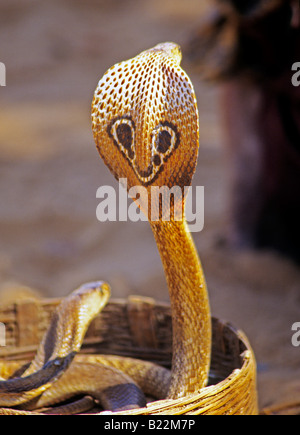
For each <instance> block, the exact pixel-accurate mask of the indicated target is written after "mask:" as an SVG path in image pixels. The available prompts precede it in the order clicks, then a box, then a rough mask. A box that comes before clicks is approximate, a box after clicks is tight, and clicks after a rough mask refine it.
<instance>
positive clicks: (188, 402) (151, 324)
mask: <svg viewBox="0 0 300 435" xmlns="http://www.w3.org/2000/svg"><path fill="white" fill-rule="evenodd" d="M59 302H60V300H59V299H41V300H28V301H21V302H19V303H14V304H11V305H7V306H5V307H2V308H0V322H2V323H4V324H5V332H6V337H5V338H6V346H4V347H0V358H1V359H9V360H17V359H22V360H24V359H31V358H32V357H33V356H34V353H35V351H36V349H37V346H38V344H39V342H40V341H41V339H42V336H43V334H44V332H45V330H46V329H47V327H48V325H49V323H50V319H51V315H52V313H53V311H54V309H55V308H56V306H57V305H58V304H59ZM171 324H172V319H171V310H170V307H169V306H168V305H166V304H158V303H156V302H155V301H154V300H153V299H151V298H142V297H140V296H130V297H129V298H128V299H127V300H111V301H110V302H109V303H108V305H107V306H106V307H105V308H104V310H103V311H102V312H101V314H100V315H99V316H98V317H96V319H95V320H94V321H93V322H92V323H91V325H90V327H89V329H88V331H87V334H86V337H85V340H84V343H83V346H82V350H81V352H83V353H101V354H117V355H122V356H130V357H133V358H140V359H145V360H149V361H153V362H155V363H158V364H161V365H164V366H166V367H170V365H171V357H172V327H171ZM212 330H213V346H212V361H211V370H210V379H209V386H207V387H206V388H203V389H202V390H200V391H199V392H198V393H196V394H193V395H189V396H186V397H184V398H181V399H178V400H162V401H155V402H152V403H150V404H148V406H147V408H142V409H138V410H131V411H127V412H123V414H131V415H138V414H148V415H153V414H165V415H167V414H170V415H183V414H185V415H188V414H191V415H196V414H206V415H217V414H218V415H222V414H231V415H234V414H235V415H241V414H244V415H253V414H257V413H258V408H257V394H256V365H255V358H254V354H253V352H252V349H251V347H250V346H249V343H248V340H247V338H246V337H245V336H244V334H243V333H242V332H240V331H237V330H236V329H235V328H233V327H232V326H231V325H230V324H228V323H225V322H221V321H220V320H218V319H215V318H213V319H212Z"/></svg>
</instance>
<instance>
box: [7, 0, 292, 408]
mask: <svg viewBox="0 0 300 435" xmlns="http://www.w3.org/2000/svg"><path fill="white" fill-rule="evenodd" d="M199 3H201V5H203V6H201V7H200V6H199ZM204 6H205V2H204V1H203V2H199V1H198V0H188V1H187V2H182V1H181V0H143V1H139V0H110V1H108V0H99V1H97V0H86V1H85V2H80V1H79V0H73V1H71V0H59V1H58V0H52V1H51V2H50V1H48V2H39V1H37V0H23V1H22V2H21V3H20V2H17V0H1V1H0V61H1V62H4V63H5V65H6V69H7V86H6V87H1V88H0V152H1V155H0V168H1V169H0V200H1V202H0V240H1V243H0V282H1V283H2V285H4V284H6V283H8V282H11V281H13V282H20V283H23V284H26V285H29V286H32V287H34V288H37V289H38V290H39V291H41V292H42V293H43V294H44V295H47V296H63V295H66V294H67V293H69V292H70V291H71V290H72V289H73V288H75V287H77V286H78V285H79V284H81V283H83V282H85V281H91V280H94V279H100V278H101V279H105V280H107V281H109V282H110V283H111V285H112V291H113V297H120V296H121V297H125V296H127V295H128V294H142V295H149V296H153V297H155V298H156V299H158V300H168V292H167V287H166V283H165V280H164V275H163V270H162V266H161V263H160V259H159V256H158V252H157V250H156V246H155V243H154V240H153V236H152V233H151V231H150V228H149V226H148V224H147V223H142V222H140V223H131V222H106V223H100V222H98V221H97V219H96V207H97V205H98V203H99V200H97V199H96V190H97V188H98V187H99V186H102V185H112V186H115V187H117V183H116V181H115V180H114V179H113V177H112V175H111V174H110V172H109V171H108V169H107V168H106V167H105V165H104V164H103V163H102V161H101V160H100V158H99V157H98V154H97V151H96V149H95V146H94V142H93V138H92V133H91V122H90V103H91V98H92V94H93V91H94V89H95V87H96V84H97V81H98V80H99V78H100V77H101V76H102V74H103V73H104V72H105V71H106V69H108V67H110V66H111V65H113V64H114V63H116V62H118V61H121V60H124V59H127V58H130V57H132V56H135V55H136V54H137V53H139V52H140V51H142V50H144V49H146V48H150V47H152V46H154V45H155V44H157V43H158V42H163V41H170V40H171V41H175V42H178V43H179V44H184V42H185V41H186V38H187V37H188V35H189V33H190V31H191V30H192V29H193V28H194V27H195V26H196V25H197V22H198V21H199V17H200V15H201V12H202V8H204ZM183 66H186V69H187V71H188V72H189V73H190V76H191V78H192V81H193V83H194V85H195V90H196V94H197V98H198V105H199V111H200V123H201V151H200V156H199V164H198V168H197V172H196V175H195V178H194V185H199V186H205V227H204V230H203V231H202V232H200V233H195V234H194V238H195V242H196V245H197V248H198V250H199V254H200V257H201V259H202V262H203V266H204V269H205V273H206V279H207V282H208V287H209V292H210V299H211V307H212V313H213V315H214V316H217V317H220V318H222V319H226V320H229V321H231V322H232V323H233V324H234V325H235V326H237V327H238V328H240V329H242V330H243V331H244V332H245V333H246V334H247V336H248V338H249V340H250V342H251V345H252V347H253V349H254V351H255V354H256V358H257V363H258V391H259V401H260V406H261V407H263V406H266V405H269V404H271V403H274V402H278V401H279V402H281V401H283V400H292V399H293V398H295V397H298V398H299V399H300V351H299V348H295V347H293V346H292V344H291V337H292V331H291V327H292V324H293V323H294V322H297V321H300V285H299V282H300V280H299V278H300V273H299V269H297V268H296V266H295V265H293V264H292V263H291V262H290V261H289V260H287V259H284V258H281V257H280V256H278V255H277V254H274V253H271V252H259V253H258V252H242V253H241V252H239V253H237V252H232V251H228V250H227V249H226V248H224V247H221V246H220V244H219V243H218V240H219V238H220V237H222V236H223V234H224V231H225V227H226V224H227V218H226V209H227V203H228V201H227V200H228V193H227V192H228V168H227V165H226V159H225V155H224V150H223V147H222V132H221V128H220V122H219V121H220V120H219V116H218V104H217V96H218V89H215V88H211V87H208V86H206V85H203V84H201V83H200V82H199V79H198V77H197V76H196V75H195V74H193V73H192V72H190V71H189V68H188V65H185V63H183Z"/></svg>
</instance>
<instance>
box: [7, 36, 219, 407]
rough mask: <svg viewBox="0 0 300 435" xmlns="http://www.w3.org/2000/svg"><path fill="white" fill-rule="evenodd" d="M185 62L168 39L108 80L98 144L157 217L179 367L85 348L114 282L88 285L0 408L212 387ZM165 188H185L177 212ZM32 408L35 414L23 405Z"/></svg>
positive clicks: (125, 399) (140, 402)
mask: <svg viewBox="0 0 300 435" xmlns="http://www.w3.org/2000/svg"><path fill="white" fill-rule="evenodd" d="M180 61H181V52H180V48H179V46H178V45H176V44H174V43H164V44H159V45H157V46H155V47H154V48H152V49H149V50H146V51H144V52H142V53H141V54H139V55H138V56H136V57H134V58H133V59H130V60H128V61H125V62H121V63H119V64H116V65H114V66H113V67H112V68H110V69H109V70H108V71H107V72H106V73H105V74H104V76H103V77H102V79H101V80H100V81H99V83H98V86H97V88H96V90H95V94H94V98H93V103H92V128H93V134H94V139H95V142H96V146H97V149H98V151H99V153H100V155H101V157H102V158H103V160H104V162H105V164H106V165H107V166H108V167H109V169H110V170H111V172H112V173H113V175H114V176H115V177H116V178H117V179H118V180H122V179H124V178H126V179H127V187H128V189H129V193H130V191H131V190H130V189H132V188H134V189H135V192H136V191H138V192H139V193H140V195H139V198H138V199H137V197H133V199H134V200H136V201H137V202H138V206H139V207H140V208H141V210H142V211H143V212H144V213H145V214H146V216H147V217H148V220H149V223H150V226H151V229H152V231H153V234H154V237H155V240H156V244H157V247H158V250H159V253H160V256H161V260H162V264H163V267H164V271H165V275H166V280H167V284H168V288H169V294H170V300H171V309H172V327H173V360H172V369H171V372H169V371H168V370H166V369H164V368H162V367H158V366H156V365H153V364H151V363H148V362H145V361H138V360H133V359H130V358H121V357H118V356H105V357H104V356H95V355H93V356H81V355H78V351H79V349H80V345H81V343H82V340H83V337H84V333H85V331H86V329H87V327H88V325H89V323H90V321H91V320H92V318H93V317H94V316H95V315H96V314H97V313H98V312H99V310H101V308H102V307H103V306H104V305H105V303H106V302H107V299H108V296H109V287H108V285H106V284H104V283H98V284H97V283H96V284H88V285H85V286H83V287H81V288H80V289H79V290H77V291H75V293H73V294H71V295H70V296H69V297H68V298H66V300H65V301H63V302H62V305H61V306H60V307H59V309H58V311H57V313H56V314H55V315H54V318H53V319H52V322H51V325H50V327H49V330H48V331H47V333H46V335H45V337H44V339H43V341H42V343H41V345H40V347H39V349H38V352H37V355H36V357H35V359H34V360H33V361H32V362H31V363H30V364H29V367H28V368H26V369H25V370H24V371H23V373H21V374H20V373H18V376H17V377H16V375H15V374H13V371H14V370H15V369H16V363H8V362H3V363H2V367H1V365H0V367H1V371H0V374H1V372H2V373H4V372H7V373H6V376H4V377H6V378H7V377H9V376H12V378H10V379H5V380H4V379H3V380H2V381H0V406H2V407H4V408H2V409H1V410H0V413H6V414H10V413H14V410H12V409H11V407H14V406H16V405H18V406H21V407H22V408H23V409H27V410H35V409H41V408H44V407H48V406H50V405H53V404H55V403H58V402H61V401H63V400H66V399H68V398H70V397H72V396H74V395H78V394H85V395H86V394H88V395H91V396H93V397H94V398H95V399H96V400H98V401H99V402H100V403H101V404H102V406H103V407H104V408H110V409H113V410H122V409H128V408H131V407H135V406H144V405H145V396H144V395H143V393H142V391H141V390H143V391H144V392H145V394H149V395H151V396H153V397H155V398H158V399H162V398H165V397H167V398H169V399H176V398H180V397H183V396H185V395H187V394H189V393H193V392H195V391H197V390H200V389H201V388H203V387H204V386H205V385H206V382H207V378H208V371H209V364H210V351H211V349H210V347H211V325H210V309H209V302H208V296H207V289H206V283H205V278H204V274H203V271H202V267H201V263H200V260H199V257H198V254H197V251H196V249H195V246H194V242H193V240H192V237H191V235H190V233H189V231H188V227H187V223H186V220H185V216H184V205H185V197H184V188H185V187H186V186H189V185H190V184H191V181H192V177H193V174H194V171H195V167H196V162H197V156H198V147H199V139H198V136H199V126H198V111H197V104H196V98H195V93H194V90H193V86H192V84H191V81H190V79H189V78H188V76H187V75H186V73H185V72H184V71H183V70H182V69H181V67H180ZM153 188H154V190H153ZM161 188H162V189H166V188H168V189H173V188H176V189H177V190H176V189H175V190H174V191H173V194H172V195H171V202H170V204H171V213H170V215H169V216H168V215H166V213H165V211H164V209H163V200H162V197H161V196H160V197H159V198H160V200H159V201H158V202H157V201H156V202H155V201H154V193H153V192H154V191H155V189H161ZM139 189H140V190H139ZM178 189H179V195H178ZM145 192H146V193H147V195H145V194H144V193H145ZM156 192H157V191H156ZM161 192H164V190H162V191H161ZM153 216H154V218H153ZM19 366H20V364H19ZM19 366H18V364H17V368H18V370H19ZM18 370H17V372H18ZM124 373H125V374H124ZM116 397H117V399H116ZM86 400H88V399H86ZM26 412H31V411H24V410H23V411H17V410H16V411H15V413H26ZM33 412H34V411H33Z"/></svg>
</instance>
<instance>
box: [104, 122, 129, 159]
mask: <svg viewBox="0 0 300 435" xmlns="http://www.w3.org/2000/svg"><path fill="white" fill-rule="evenodd" d="M108 134H109V135H110V137H111V138H112V139H113V140H114V143H115V145H117V146H118V147H119V148H120V149H121V151H123V152H124V153H125V155H126V156H127V157H128V158H129V159H130V160H132V159H133V157H134V123H133V121H132V120H131V119H129V118H117V119H115V120H113V122H112V123H111V124H110V126H109V127H108Z"/></svg>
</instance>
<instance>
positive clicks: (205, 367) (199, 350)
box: [150, 219, 211, 399]
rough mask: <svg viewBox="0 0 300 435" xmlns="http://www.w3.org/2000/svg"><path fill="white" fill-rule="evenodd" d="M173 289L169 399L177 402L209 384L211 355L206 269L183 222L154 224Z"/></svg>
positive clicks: (170, 291) (171, 292) (171, 290)
mask: <svg viewBox="0 0 300 435" xmlns="http://www.w3.org/2000/svg"><path fill="white" fill-rule="evenodd" d="M150 225H151V228H152V231H153V234H154V237H155V240H156V243H157V247H158V250H159V253H160V256H161V260H162V263H163V267H164V271H165V275H166V280H167V284H168V287H169V294H170V301H171V309H172V328H173V358H172V377H171V384H170V388H169V393H168V398H170V399H176V398H180V397H183V396H185V395H186V394H189V393H193V392H195V391H197V390H199V389H201V388H203V387H204V386H205V385H206V383H207V378H208V371H209V365H210V354H211V318H210V307H209V301H208V294H207V288H206V282H205V277H204V274H203V270H202V266H201V263H200V260H199V257H198V254H197V251H196V248H195V245H194V242H193V239H192V237H191V234H190V232H189V230H188V227H187V223H186V221H185V219H184V220H182V221H168V222H164V221H159V222H151V223H150Z"/></svg>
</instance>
